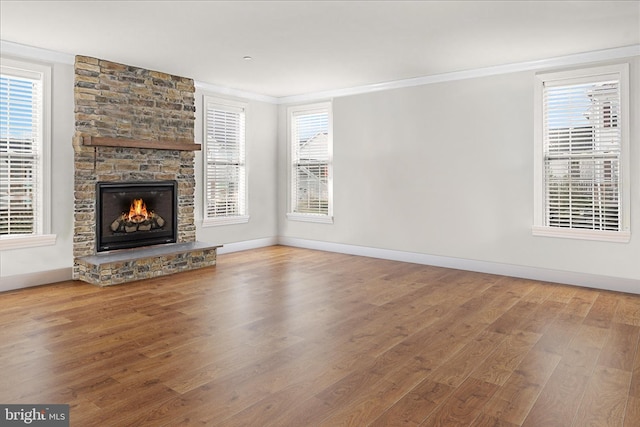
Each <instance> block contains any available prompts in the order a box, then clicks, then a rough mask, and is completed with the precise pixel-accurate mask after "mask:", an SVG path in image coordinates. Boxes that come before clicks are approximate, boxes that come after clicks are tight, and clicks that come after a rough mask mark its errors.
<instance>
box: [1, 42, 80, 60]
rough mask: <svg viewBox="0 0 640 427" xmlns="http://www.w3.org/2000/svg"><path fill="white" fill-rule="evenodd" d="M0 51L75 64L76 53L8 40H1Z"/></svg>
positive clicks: (29, 57)
mask: <svg viewBox="0 0 640 427" xmlns="http://www.w3.org/2000/svg"><path fill="white" fill-rule="evenodd" d="M0 53H2V55H11V56H19V57H22V58H28V59H35V60H38V61H45V62H57V63H60V64H67V65H73V64H74V62H75V58H76V57H75V55H71V54H69V53H62V52H57V51H53V50H49V49H42V48H39V47H34V46H27V45H24V44H20V43H14V42H10V41H6V40H0Z"/></svg>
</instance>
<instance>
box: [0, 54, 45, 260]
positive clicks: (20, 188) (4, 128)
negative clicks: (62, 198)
mask: <svg viewBox="0 0 640 427" xmlns="http://www.w3.org/2000/svg"><path fill="white" fill-rule="evenodd" d="M48 76H49V69H48V67H42V66H33V67H31V66H30V64H24V63H21V62H17V61H11V60H8V59H3V64H2V67H1V70H0V237H3V238H8V237H29V236H38V235H43V234H44V233H45V232H47V231H48V230H47V229H48V224H47V218H46V217H45V199H46V198H45V189H47V190H48V188H47V186H46V184H47V183H45V181H46V178H45V170H46V168H45V161H46V160H47V159H46V158H47V153H46V149H47V148H48V143H49V141H48V132H46V130H45V126H46V122H47V120H45V117H46V111H45V107H46V102H45V83H48ZM45 144H47V145H45ZM5 242H6V240H5V241H4V242H3V243H5ZM14 242H15V240H14ZM45 244H50V242H48V243H45ZM12 245H13V246H11V247H14V246H15V245H14V244H12ZM0 246H1V247H3V248H4V247H5V246H6V245H0ZM28 246H38V244H34V242H33V241H32V244H29V245H28ZM16 247H19V246H16Z"/></svg>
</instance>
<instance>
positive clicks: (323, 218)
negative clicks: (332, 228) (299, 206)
mask: <svg viewBox="0 0 640 427" xmlns="http://www.w3.org/2000/svg"><path fill="white" fill-rule="evenodd" d="M287 219H289V220H291V221H303V222H316V223H320V224H333V217H332V216H329V215H320V214H301V213H288V214H287Z"/></svg>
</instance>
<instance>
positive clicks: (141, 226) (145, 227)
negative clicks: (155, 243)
mask: <svg viewBox="0 0 640 427" xmlns="http://www.w3.org/2000/svg"><path fill="white" fill-rule="evenodd" d="M164 224H165V220H164V218H162V217H161V216H160V215H157V214H156V213H154V212H153V211H150V210H147V205H146V204H145V202H144V200H142V199H133V200H132V201H131V206H130V207H129V212H123V213H122V215H120V216H119V217H118V218H116V219H115V220H114V221H113V222H112V223H111V227H110V228H111V231H113V232H114V233H133V232H136V231H150V230H154V229H156V228H162V227H164Z"/></svg>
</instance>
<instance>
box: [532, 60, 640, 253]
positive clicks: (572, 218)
mask: <svg viewBox="0 0 640 427" xmlns="http://www.w3.org/2000/svg"><path fill="white" fill-rule="evenodd" d="M537 80H538V82H539V87H538V92H537V94H536V102H537V107H536V109H537V111H539V112H540V113H539V116H537V118H536V126H537V128H536V132H537V134H536V135H537V136H536V146H537V147H538V148H537V150H539V151H537V152H538V153H539V154H538V155H539V156H540V157H539V159H540V160H539V163H538V160H537V159H538V158H537V159H536V165H537V166H536V174H538V173H539V174H540V175H539V176H538V177H537V178H536V182H539V183H540V187H537V189H536V209H537V210H538V209H539V210H538V212H540V217H536V226H534V234H538V235H555V236H559V237H576V238H586V239H594V240H607V241H628V238H629V236H630V234H629V218H628V216H629V208H628V204H629V197H630V192H629V189H628V185H629V172H628V165H629V162H628V124H627V117H628V112H627V109H628V96H627V90H628V89H627V88H628V66H627V65H624V64H623V65H620V66H606V67H599V68H593V69H584V70H574V71H567V72H559V73H550V74H542V75H539V76H537ZM537 114H538V113H537ZM538 129H539V131H538ZM538 171H539V172H538ZM536 185H538V184H536ZM536 215H538V214H536ZM554 230H555V231H554Z"/></svg>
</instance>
